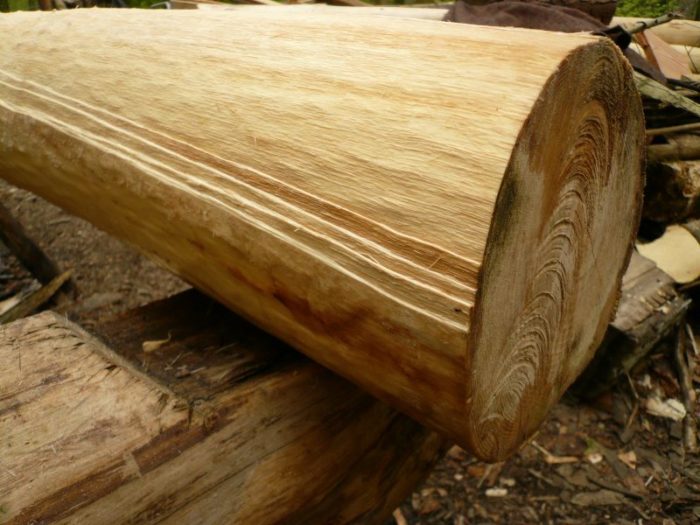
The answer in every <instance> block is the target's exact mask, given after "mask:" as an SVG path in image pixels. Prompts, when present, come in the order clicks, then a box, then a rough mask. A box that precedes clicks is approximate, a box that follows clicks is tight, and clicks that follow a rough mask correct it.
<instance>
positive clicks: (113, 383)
mask: <svg viewBox="0 0 700 525" xmlns="http://www.w3.org/2000/svg"><path fill="white" fill-rule="evenodd" d="M95 330H96V333H98V334H99V335H100V337H102V339H103V340H104V341H105V342H106V343H107V346H105V345H104V344H102V343H100V342H98V341H97V340H96V339H95V338H94V337H92V336H90V335H88V334H87V333H85V332H84V331H83V330H81V329H80V328H79V327H77V326H76V325H74V324H72V323H70V322H68V321H67V320H66V319H64V318H63V317H61V316H59V315H56V314H54V313H52V312H45V313H42V314H40V315H37V316H34V317H30V318H26V319H22V320H20V321H16V322H14V323H12V324H10V325H5V326H3V327H0V392H2V398H1V399H0V457H2V468H1V469H0V501H2V508H3V516H2V518H3V523H4V524H20V523H57V522H61V523H66V522H70V523H90V524H93V525H100V524H105V525H107V524H109V525H112V524H126V523H136V522H138V523H144V524H149V523H164V524H181V523H199V524H217V525H219V524H221V525H224V524H237V523H257V524H260V525H264V524H269V523H289V524H300V525H301V524H304V525H305V524H325V523H330V522H332V523H337V524H344V523H363V524H364V523H367V524H377V525H382V524H384V523H386V521H387V519H388V518H389V517H390V515H391V511H392V510H393V508H394V507H395V506H397V505H398V504H399V503H400V502H401V501H402V500H403V499H404V498H405V497H407V496H408V495H409V494H410V492H411V490H413V488H414V486H415V485H416V484H417V483H418V482H419V481H420V480H421V479H422V478H423V477H424V476H425V475H427V472H428V471H429V470H430V468H431V467H432V465H433V464H434V462H435V461H436V460H437V458H439V456H440V454H441V451H442V449H443V446H444V444H445V443H444V441H443V440H442V439H441V438H439V437H438V436H437V435H436V434H434V433H432V432H430V431H428V430H426V429H424V428H422V427H421V426H419V425H418V424H417V423H414V422H413V421H411V420H410V419H409V418H407V417H405V416H402V415H399V414H398V413H396V412H394V411H393V410H392V409H390V408H389V407H387V406H386V405H384V404H383V403H381V402H379V401H376V400H374V399H372V398H371V397H369V396H368V395H367V394H364V393H362V392H361V391H360V390H358V389H357V388H355V387H353V386H352V385H351V384H350V383H348V382H346V381H344V380H342V379H340V378H338V377H337V376H334V375H333V374H331V373H330V372H328V371H326V370H324V369H323V368H321V367H320V366H318V365H316V364H314V363H312V362H311V361H309V360H307V359H305V358H302V357H301V356H299V355H298V354H297V353H296V352H294V351H292V350H291V349H289V348H287V347H285V345H284V344H282V343H281V342H279V341H277V340H275V339H273V338H272V337H270V336H269V335H267V334H265V333H263V332H261V331H260V330H257V329H256V328H254V327H252V326H251V325H249V324H248V323H246V322H245V321H243V320H241V319H240V318H237V317H235V316H234V315H233V314H231V313H230V312H228V311H226V310H225V309H224V308H222V307H221V306H219V305H217V304H216V303H214V302H213V301H211V300H210V299H207V298H205V297H203V296H201V295H200V294H198V293H196V292H193V291H189V292H185V293H183V294H180V295H178V296H176V297H174V298H170V299H167V300H164V301H160V302H156V303H152V304H150V305H148V306H146V307H143V308H140V309H138V310H134V311H131V312H128V313H126V314H124V315H122V316H119V317H116V318H114V319H111V320H108V321H105V322H103V323H100V324H98V325H97V327H96V328H95ZM153 340H161V343H160V344H158V345H151V346H150V348H149V347H148V346H144V342H147V341H153ZM144 348H146V349H148V351H145V350H144Z"/></svg>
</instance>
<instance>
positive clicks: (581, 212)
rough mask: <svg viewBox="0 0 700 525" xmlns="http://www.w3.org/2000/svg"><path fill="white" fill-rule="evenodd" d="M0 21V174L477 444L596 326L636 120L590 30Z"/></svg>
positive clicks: (551, 392)
mask: <svg viewBox="0 0 700 525" xmlns="http://www.w3.org/2000/svg"><path fill="white" fill-rule="evenodd" d="M0 31H2V33H3V34H4V35H8V36H9V38H3V39H2V41H0V176H2V177H4V178H6V179H7V180H9V181H10V182H13V183H15V184H17V185H19V186H22V187H25V188H28V189H30V190H32V191H34V192H36V193H38V194H40V195H42V196H44V197H46V198H48V199H49V200H52V201H53V202H55V203H57V204H59V205H61V206H63V207H65V208H67V209H68V210H70V211H72V212H74V213H76V214H78V215H81V216H83V217H85V218H87V219H88V220H90V221H91V222H93V223H95V224H97V225H99V226H101V227H102V228H104V229H105V230H107V231H109V232H111V233H113V234H115V235H117V236H119V237H121V238H123V239H125V240H128V241H130V242H132V243H133V244H135V245H137V246H139V247H140V248H141V249H142V250H144V251H145V252H146V253H148V254H150V255H151V256H153V257H154V258H156V259H158V260H160V261H161V262H162V263H163V264H164V265H166V266H167V267H168V268H170V269H171V270H173V271H174V272H176V273H178V274H179V275H181V276H183V277H184V278H186V279H187V280H189V281H190V282H191V283H193V284H194V285H196V286H197V287H199V288H200V289H202V290H203V291H206V292H207V293H209V294H210V295H212V296H214V297H216V298H217V299H219V300H220V301H221V302H223V303H224V304H226V305H228V306H229V307H230V308H232V309H234V310H235V311H237V312H239V313H241V314H243V315H244V316H246V317H247V318H248V319H250V320H252V321H254V322H255V323H256V324H258V325H259V326H261V327H263V328H264V329H266V330H268V331H270V332H271V333H273V334H275V335H277V336H278V337H280V338H282V339H284V340H285V341H287V342H288V343H290V344H292V345H294V346H295V347H297V348H299V349H300V350H302V351H304V352H305V353H307V354H308V355H309V356H311V357H313V358H314V359H315V360H317V361H318V362H320V363H321V364H323V365H325V366H328V367H329V368H331V369H333V370H335V371H337V372H339V373H340V374H342V375H344V376H345V377H347V378H349V379H351V380H353V381H354V382H356V383H358V384H359V385H361V386H362V387H363V388H365V389H366V390H367V391H369V392H370V393H372V394H374V395H376V396H378V397H380V398H382V399H384V400H386V401H388V402H390V403H391V404H393V405H394V406H396V407H398V408H400V409H401V410H403V411H404V412H406V413H408V414H409V415H411V416H414V417H415V418H417V419H419V420H420V421H422V422H424V423H426V424H427V425H429V426H431V427H433V428H435V429H438V430H440V431H441V432H443V433H445V434H447V435H449V436H451V437H453V438H454V439H456V440H458V441H459V442H460V443H461V444H463V445H467V446H469V447H470V448H471V449H472V450H473V451H475V452H476V453H477V454H478V455H479V456H481V457H483V458H486V459H491V460H496V459H501V458H503V457H505V456H506V455H507V454H509V453H511V452H512V451H513V450H515V448H516V447H517V446H518V445H519V444H520V443H521V442H522V440H523V439H525V438H526V437H527V436H528V435H529V434H530V433H531V432H532V431H533V429H534V428H535V427H536V426H537V425H538V424H539V422H540V421H541V419H542V418H543V417H544V414H545V412H546V411H547V409H548V407H549V406H550V405H551V404H552V403H553V402H554V400H556V399H557V398H558V396H559V395H560V394H561V392H562V391H563V389H564V388H565V387H566V385H568V384H569V383H570V382H571V381H573V379H574V378H575V376H576V374H577V373H578V372H579V371H580V370H581V368H582V367H583V366H584V364H585V363H586V361H587V359H588V358H589V357H590V355H591V353H592V352H593V347H594V346H595V345H596V344H597V343H598V342H599V340H600V338H601V337H602V333H603V329H604V327H605V324H606V323H607V321H608V320H609V318H610V315H611V312H612V309H613V304H614V302H615V299H616V294H617V291H616V290H617V287H618V285H619V281H620V278H621V275H622V270H623V268H624V265H625V259H626V256H627V254H628V253H629V250H630V248H631V244H632V242H631V240H632V232H633V231H634V229H635V226H636V224H635V223H636V220H637V216H638V210H639V202H640V191H641V144H642V140H643V137H642V134H643V126H642V116H641V107H640V103H639V100H638V97H637V95H636V94H635V92H634V89H633V87H632V80H631V73H630V71H629V68H628V66H627V65H626V63H625V62H624V59H623V58H622V56H621V54H620V53H619V52H618V51H617V49H616V48H615V47H614V46H613V45H612V44H611V43H609V42H607V41H605V40H601V39H599V38H596V37H591V36H588V35H561V34H556V35H553V34H552V33H544V32H534V31H527V30H517V29H504V28H482V27H476V26H469V27H467V26H462V25H457V24H443V23H437V22H428V21H421V20H400V19H393V18H391V19H390V18H389V17H381V18H380V17H372V16H359V15H358V16H356V17H352V18H350V19H348V17H344V16H340V15H338V16H335V15H315V14H309V13H306V14H304V13H302V14H299V15H295V14H294V13H292V12H286V13H281V12H270V13H269V14H267V13H265V12H262V11H261V10H255V11H253V12H247V11H245V10H243V9H241V10H238V11H231V12H228V11H227V12H225V13H224V12H216V13H205V12H195V11H183V12H177V13H163V12H158V13H155V12H120V11H117V12H104V11H94V10H80V11H79V12H71V13H48V14H38V13H31V14H12V15H5V16H2V17H1V18H0ZM86 41H89V42H91V43H92V44H91V50H90V55H91V56H86V54H85V53H76V52H75V49H76V48H80V47H81V46H82V45H83V43H84V42H86ZM26 42H31V49H32V51H31V52H27V51H26V50H27V47H26V46H25V45H23V43H26ZM446 57H450V58H449V59H448V58H446ZM540 324H541V325H542V326H540Z"/></svg>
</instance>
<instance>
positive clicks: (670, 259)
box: [637, 224, 700, 284]
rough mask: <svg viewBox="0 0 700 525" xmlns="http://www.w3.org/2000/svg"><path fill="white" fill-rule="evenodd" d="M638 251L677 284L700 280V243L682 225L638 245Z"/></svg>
mask: <svg viewBox="0 0 700 525" xmlns="http://www.w3.org/2000/svg"><path fill="white" fill-rule="evenodd" d="M637 250H639V253H641V254H642V255H643V256H644V257H646V258H647V259H650V260H652V261H654V263H656V266H658V267H659V268H660V269H661V270H663V271H664V272H666V273H667V274H668V275H670V276H671V277H672V278H673V280H674V281H676V282H677V283H681V284H684V283H691V282H693V281H696V280H697V279H699V278H700V243H698V239H696V238H695V236H694V235H693V234H692V233H691V232H689V231H688V230H687V229H685V228H684V227H683V226H682V225H678V224H672V225H670V226H669V227H668V228H666V232H665V233H664V234H663V235H662V236H661V237H659V238H658V239H656V240H654V241H652V242H650V243H646V244H637Z"/></svg>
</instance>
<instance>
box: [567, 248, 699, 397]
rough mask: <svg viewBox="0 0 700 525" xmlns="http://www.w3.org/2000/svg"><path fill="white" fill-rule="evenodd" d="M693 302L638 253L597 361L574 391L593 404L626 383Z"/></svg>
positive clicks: (623, 287) (634, 258)
mask: <svg viewBox="0 0 700 525" xmlns="http://www.w3.org/2000/svg"><path fill="white" fill-rule="evenodd" d="M689 303H690V301H688V299H687V298H686V297H684V296H682V295H680V294H679V293H678V292H677V291H676V288H675V285H674V281H673V279H672V278H671V277H670V276H669V275H668V274H666V273H665V272H663V271H662V270H660V269H659V268H658V267H657V266H656V264H655V263H654V262H653V261H651V260H649V259H647V258H646V257H643V256H642V255H640V254H638V253H637V252H634V253H633V254H632V258H631V260H630V264H629V267H628V268H627V272H626V273H625V277H624V278H623V280H622V296H621V297H620V306H619V307H618V309H617V314H616V315H615V319H614V320H613V321H612V322H611V323H610V327H609V328H608V332H607V334H606V335H605V339H604V341H603V343H602V344H601V345H600V347H599V348H598V350H597V352H596V356H595V358H594V359H593V361H592V362H591V364H590V365H589V366H588V368H587V369H586V370H585V372H584V373H583V374H581V377H580V378H579V379H578V380H577V381H576V383H575V385H574V387H573V391H574V392H575V393H576V394H577V395H578V396H580V397H583V398H589V399H590V398H593V397H596V396H598V395H599V394H601V393H602V392H604V391H606V390H607V389H609V388H610V387H612V386H613V385H614V384H615V382H616V381H618V380H619V379H620V378H624V376H625V374H627V373H629V372H630V371H631V370H632V369H633V368H634V367H635V366H636V365H637V364H638V363H639V362H640V361H641V360H642V359H644V357H645V356H646V355H647V354H648V353H649V352H650V351H651V350H652V349H653V348H654V347H655V346H656V345H657V344H658V343H659V342H660V341H661V340H662V339H664V338H665V337H667V336H668V335H670V334H671V333H672V332H673V330H674V329H675V328H676V326H677V325H678V323H679V321H680V320H681V319H682V318H683V317H684V315H685V313H686V311H687V310H688V305H689Z"/></svg>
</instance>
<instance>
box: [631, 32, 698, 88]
mask: <svg viewBox="0 0 700 525" xmlns="http://www.w3.org/2000/svg"><path fill="white" fill-rule="evenodd" d="M634 39H635V41H636V42H638V43H639V45H640V46H641V47H642V49H643V50H644V56H645V57H646V59H647V60H648V61H649V63H650V64H652V65H654V66H655V67H657V68H658V69H659V70H660V71H661V72H662V73H663V74H664V76H665V77H666V78H675V79H681V78H687V77H688V76H689V75H691V74H692V73H693V71H691V66H690V59H689V57H688V54H687V53H686V52H682V51H679V50H678V49H674V48H673V47H672V46H671V45H670V44H667V43H666V42H664V41H663V40H662V39H661V38H659V37H658V36H657V35H655V34H654V33H651V32H649V33H647V32H646V31H642V32H641V33H637V34H636V35H634Z"/></svg>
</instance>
